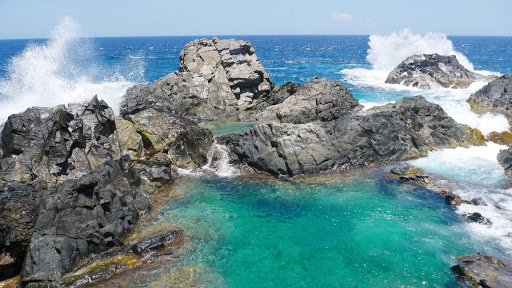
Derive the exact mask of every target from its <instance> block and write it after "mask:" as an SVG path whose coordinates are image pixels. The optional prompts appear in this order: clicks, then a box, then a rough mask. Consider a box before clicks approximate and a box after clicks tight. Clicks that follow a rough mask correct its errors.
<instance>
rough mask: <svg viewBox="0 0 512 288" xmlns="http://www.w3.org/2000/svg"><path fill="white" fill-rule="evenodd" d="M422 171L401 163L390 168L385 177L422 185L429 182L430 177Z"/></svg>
mask: <svg viewBox="0 0 512 288" xmlns="http://www.w3.org/2000/svg"><path fill="white" fill-rule="evenodd" d="M422 172H423V171H422V170H420V169H419V168H417V167H414V166H411V165H409V164H401V165H397V166H395V167H393V168H391V171H390V173H389V174H388V175H387V176H386V178H388V179H396V180H399V181H401V182H409V183H414V184H417V185H421V186H424V185H426V184H428V183H430V179H429V178H430V177H429V176H428V175H425V174H423V173H422Z"/></svg>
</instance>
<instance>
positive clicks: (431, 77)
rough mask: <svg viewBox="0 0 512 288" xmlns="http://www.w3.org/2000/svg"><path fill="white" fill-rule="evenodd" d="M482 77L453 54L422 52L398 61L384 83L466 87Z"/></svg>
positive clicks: (420, 86)
mask: <svg viewBox="0 0 512 288" xmlns="http://www.w3.org/2000/svg"><path fill="white" fill-rule="evenodd" d="M482 79H486V77H485V76H483V75H480V74H478V73H475V72H472V71H469V70H468V69H466V68H465V67H464V66H462V65H461V64H460V63H459V61H457V58H456V57H455V55H451V56H442V55H439V54H422V55H413V56H410V57H408V58H407V59H405V61H404V62H402V63H400V64H399V65H398V66H397V67H396V68H395V69H393V71H391V73H389V75H388V77H387V78H386V83H390V84H401V85H405V86H411V87H417V88H420V89H434V88H439V87H444V88H455V89H457V88H467V87H469V85H471V83H473V82H475V81H477V80H482Z"/></svg>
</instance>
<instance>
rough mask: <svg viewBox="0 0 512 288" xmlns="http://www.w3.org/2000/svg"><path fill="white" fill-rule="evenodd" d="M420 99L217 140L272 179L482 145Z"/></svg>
mask: <svg viewBox="0 0 512 288" xmlns="http://www.w3.org/2000/svg"><path fill="white" fill-rule="evenodd" d="M476 134H478V133H474V131H472V130H469V131H468V130H467V127H464V126H462V125H460V124H458V123H457V122H455V121H454V120H453V119H452V118H450V117H449V116H448V115H447V114H446V112H444V110H443V109H442V108H441V107H440V106H439V105H436V104H433V103H430V102H428V101H426V100H425V98H424V97H422V96H416V97H410V98H404V99H402V100H400V101H398V102H396V103H394V104H388V105H385V106H382V107H379V108H376V109H373V110H371V111H368V112H367V114H366V115H355V116H351V117H342V118H340V119H338V120H336V121H331V122H330V123H326V125H323V127H322V126H320V125H315V124H311V123H309V124H297V125H294V124H286V123H285V124H275V123H271V124H264V125H259V126H256V127H254V128H252V129H251V130H249V131H246V132H243V133H238V134H229V135H224V136H221V137H218V138H217V139H218V140H217V141H218V142H219V143H220V144H224V145H226V146H227V147H229V149H230V150H231V151H232V152H233V153H235V154H236V155H237V156H238V158H239V159H240V161H242V162H244V163H247V164H248V165H249V166H252V167H254V168H256V169H258V170H261V171H266V172H268V173H270V174H273V175H283V174H284V175H290V176H295V175H299V174H311V173H316V172H320V171H326V170H330V169H334V168H341V169H347V168H353V167H359V166H364V165H367V164H370V163H375V162H383V161H402V160H407V159H412V158H417V157H420V156H425V155H426V153H427V152H428V151H430V150H432V149H435V148H453V147H457V146H469V145H483V144H484V142H483V141H482V139H480V138H477V137H475V135H476Z"/></svg>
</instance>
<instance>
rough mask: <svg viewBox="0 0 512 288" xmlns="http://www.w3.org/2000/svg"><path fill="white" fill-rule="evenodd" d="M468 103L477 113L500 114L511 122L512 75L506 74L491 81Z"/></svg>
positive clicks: (470, 98) (469, 99)
mask: <svg viewBox="0 0 512 288" xmlns="http://www.w3.org/2000/svg"><path fill="white" fill-rule="evenodd" d="M467 102H468V103H469V104H470V105H471V109H472V110H473V111H474V112H476V113H479V114H484V113H487V112H492V113H500V114H503V115H505V116H506V117H507V118H508V119H509V120H510V119H511V118H512V74H506V75H503V76H501V77H499V78H497V79H495V80H494V81H491V82H490V83H488V84H487V85H485V86H484V87H482V88H481V89H480V90H478V91H476V92H475V93H474V94H472V95H471V96H470V97H469V98H468V100H467Z"/></svg>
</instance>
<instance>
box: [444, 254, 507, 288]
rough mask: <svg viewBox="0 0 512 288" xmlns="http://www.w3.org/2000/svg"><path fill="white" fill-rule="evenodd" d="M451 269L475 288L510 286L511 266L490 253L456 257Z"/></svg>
mask: <svg viewBox="0 0 512 288" xmlns="http://www.w3.org/2000/svg"><path fill="white" fill-rule="evenodd" d="M452 270H453V271H454V272H455V273H457V274H458V275H459V276H461V277H463V278H464V279H465V280H466V282H467V283H468V284H469V285H472V286H473V287H475V288H476V287H483V288H506V287H512V267H511V266H510V265H508V264H506V263H504V262H503V261H502V260H500V259H498V258H496V257H494V256H491V255H482V254H480V253H476V254H471V255H465V256H460V257H457V265H455V266H453V267H452Z"/></svg>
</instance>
